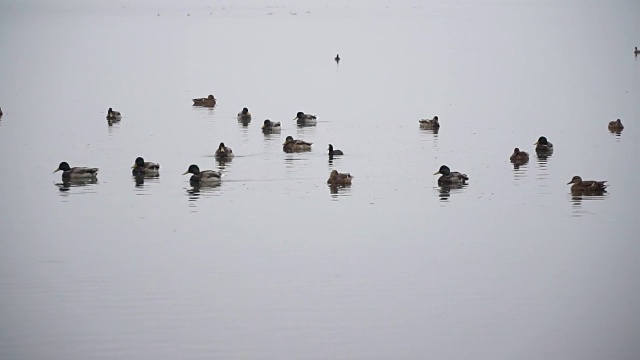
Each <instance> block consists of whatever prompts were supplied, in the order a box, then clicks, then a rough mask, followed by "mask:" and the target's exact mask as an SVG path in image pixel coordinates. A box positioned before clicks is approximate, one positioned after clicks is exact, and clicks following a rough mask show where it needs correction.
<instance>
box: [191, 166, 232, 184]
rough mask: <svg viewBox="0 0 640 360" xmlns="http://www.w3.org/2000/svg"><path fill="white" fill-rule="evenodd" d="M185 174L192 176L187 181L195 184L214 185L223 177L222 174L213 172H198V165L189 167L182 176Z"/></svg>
mask: <svg viewBox="0 0 640 360" xmlns="http://www.w3.org/2000/svg"><path fill="white" fill-rule="evenodd" d="M187 174H193V175H192V176H191V178H190V179H189V181H190V182H191V183H195V184H202V183H215V182H218V181H220V179H221V178H222V176H223V174H221V173H219V172H217V171H213V170H202V171H200V168H199V167H198V165H195V164H192V165H190V166H189V169H187V171H185V173H184V174H182V175H187Z"/></svg>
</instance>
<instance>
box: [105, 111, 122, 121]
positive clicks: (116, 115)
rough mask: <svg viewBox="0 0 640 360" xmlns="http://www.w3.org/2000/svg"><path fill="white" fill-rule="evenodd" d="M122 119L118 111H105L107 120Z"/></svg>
mask: <svg viewBox="0 0 640 360" xmlns="http://www.w3.org/2000/svg"><path fill="white" fill-rule="evenodd" d="M120 119H122V114H120V111H115V110H113V109H112V108H109V110H107V120H116V121H118V120H120Z"/></svg>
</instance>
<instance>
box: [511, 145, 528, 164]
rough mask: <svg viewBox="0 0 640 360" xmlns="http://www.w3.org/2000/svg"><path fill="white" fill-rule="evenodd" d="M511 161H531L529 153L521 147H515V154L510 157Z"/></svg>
mask: <svg viewBox="0 0 640 360" xmlns="http://www.w3.org/2000/svg"><path fill="white" fill-rule="evenodd" d="M509 160H511V162H527V161H529V154H527V153H526V152H524V151H520V149H518V148H515V149H513V154H512V155H511V157H510V158H509Z"/></svg>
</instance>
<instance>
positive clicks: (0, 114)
mask: <svg viewBox="0 0 640 360" xmlns="http://www.w3.org/2000/svg"><path fill="white" fill-rule="evenodd" d="M0 116H2V108H0Z"/></svg>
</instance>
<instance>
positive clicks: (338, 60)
mask: <svg viewBox="0 0 640 360" xmlns="http://www.w3.org/2000/svg"><path fill="white" fill-rule="evenodd" d="M636 49H637V48H636ZM333 60H335V61H336V62H337V63H338V64H339V63H340V54H336V57H335V58H334V59H333Z"/></svg>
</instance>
